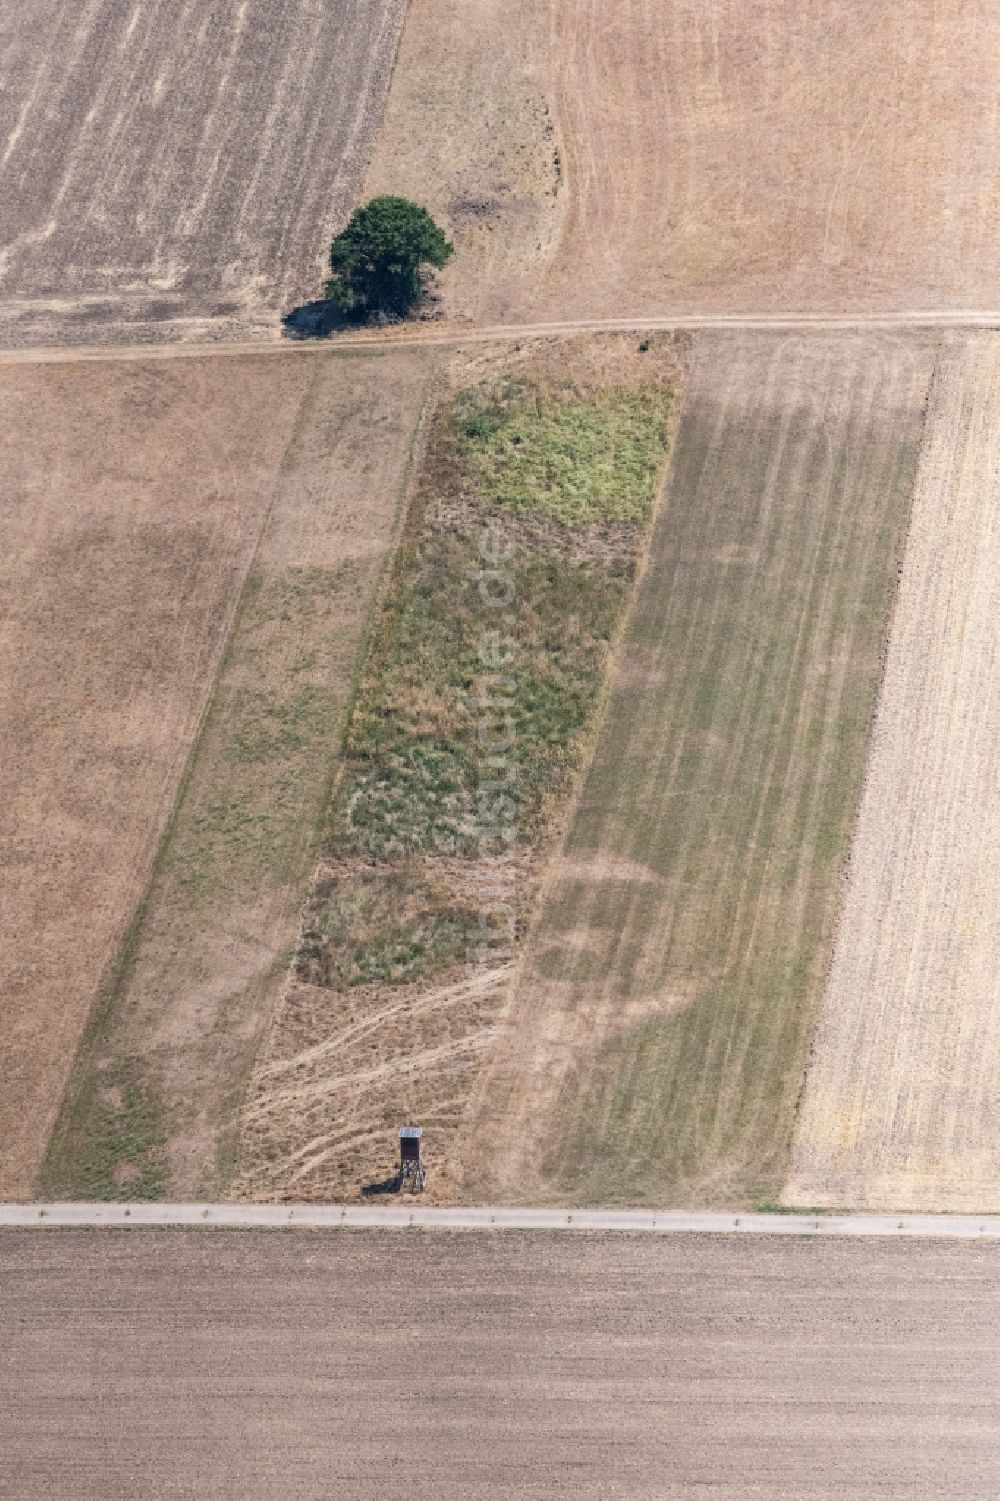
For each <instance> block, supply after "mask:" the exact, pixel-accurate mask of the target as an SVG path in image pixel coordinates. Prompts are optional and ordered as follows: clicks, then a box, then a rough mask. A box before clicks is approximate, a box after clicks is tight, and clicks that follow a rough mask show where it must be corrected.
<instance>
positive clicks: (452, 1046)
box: [233, 337, 678, 1199]
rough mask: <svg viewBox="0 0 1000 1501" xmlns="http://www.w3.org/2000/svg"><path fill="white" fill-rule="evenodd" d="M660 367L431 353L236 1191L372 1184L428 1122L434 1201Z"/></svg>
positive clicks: (571, 740) (536, 848)
mask: <svg viewBox="0 0 1000 1501" xmlns="http://www.w3.org/2000/svg"><path fill="white" fill-rule="evenodd" d="M677 368H678V352H677V350H676V348H675V346H674V343H673V341H672V340H671V339H669V338H660V339H658V340H653V341H648V343H647V347H646V349H645V352H640V350H639V349H638V341H637V340H636V339H634V338H629V339H623V338H618V337H612V338H604V339H595V340H575V341H572V342H571V343H569V344H568V345H567V344H566V343H560V342H555V343H553V344H552V345H551V346H545V345H538V344H536V345H534V346H532V347H531V348H530V350H527V351H524V350H522V351H518V350H510V349H506V350H504V349H500V350H499V351H490V352H487V353H485V354H483V355H481V356H479V357H478V358H471V359H470V358H469V357H461V356H458V357H456V358H455V359H454V360H453V362H452V365H451V369H450V378H451V389H450V390H449V392H448V393H447V394H446V395H445V397H444V399H443V400H442V403H441V405H440V407H439V409H438V411H437V414H436V416H435V419H434V421H433V424H432V426H431V429H430V435H429V441H428V447H427V453H426V457H425V461H424V465H423V468H422V471H421V474H420V476H419V479H418V481H417V485H416V491H415V495H414V498H413V501H412V503H411V508H410V514H409V518H408V523H407V529H406V533H405V535H404V541H403V546H402V549H401V552H400V554H399V557H398V559H397V564H396V568H395V572H394V576H393V580H392V584H391V587H390V590H389V595H388V598H387V601H386V606H385V609H384V612H383V614H382V618H381V622H380V624H379V626H378V628H377V629H376V631H375V633H374V636H373V644H372V648H371V651H370V654H369V658H368V662H367V666H366V669H365V674H364V678H363V682H362V686H361V689H360V693H359V696H358V700H357V703H356V705H355V708H354V712H353V717H352V722H351V727H350V730H349V734H348V738H347V749H346V760H345V767H344V771H343V775H342V777H341V779H340V781H339V784H338V786H337V788H336V790H335V794H334V797H333V801H332V806H331V813H330V819H329V828H328V831H327V835H326V838H325V840H324V845H323V850H322V858H321V860H320V863H319V866H318V868H317V871H316V875H315V879H314V882H313V888H312V893H311V896H310V899H309V902H308V903H307V908H306V912H305V918H304V923H303V930H302V937H301V943H300V946H299V950H298V954H297V957H296V963H295V966H294V970H293V973H292V975H291V977H290V980H289V984H288V987H287V990H286V993H285V996H284V1000H283V1002H282V1005H281V1006H280V1008H279V1011H278V1013H277V1015H276V1018H275V1022H274V1025H273V1027H272V1029H271V1033H270V1036H269V1039H268V1042H267V1046H266V1048H265V1050H264V1051H263V1053H262V1055H261V1058H260V1061H259V1063H258V1065H257V1067H256V1069H255V1070H254V1074H253V1078H252V1081H251V1086H250V1090H249V1094H248V1098H247V1103H246V1106H245V1108H244V1110H243V1113H242V1118H241V1136H242V1141H241V1147H240V1171H239V1173H238V1175H237V1178H236V1180H235V1183H234V1190H233V1191H234V1192H235V1193H237V1194H239V1195H241V1196H244V1197H250V1198H268V1199H270V1198H280V1199H294V1198H302V1199H317V1198H318V1199H324V1198H325V1199H329V1198H336V1197H339V1196H342V1195H344V1194H348V1195H350V1194H356V1193H357V1192H358V1191H359V1189H361V1188H362V1187H364V1186H366V1185H371V1184H373V1183H377V1182H384V1181H386V1180H387V1179H388V1178H389V1176H390V1174H391V1172H392V1169H393V1150H394V1133H393V1127H394V1126H396V1125H398V1124H401V1123H402V1122H404V1121H405V1120H407V1119H408V1118H416V1119H419V1120H420V1121H421V1123H422V1124H423V1125H424V1127H425V1128H426V1129H427V1130H428V1147H429V1153H430V1164H431V1168H432V1193H433V1195H434V1196H436V1197H447V1196H449V1195H453V1194H454V1193H455V1192H456V1163H457V1160H458V1152H457V1146H456V1144H457V1142H458V1140H459V1138H460V1133H461V1129H462V1124H463V1120H464V1116H465V1112H466V1108H467V1105H468V1101H469V1098H470V1095H471V1092H472V1090H473V1088H474V1086H475V1082H476V1079H477V1076H478V1072H479V1070H480V1068H481V1067H482V1062H483V1059H484V1057H485V1056H486V1055H487V1053H488V1051H489V1049H490V1047H491V1046H492V1044H493V1041H494V1039H495V1036H496V1033H497V1027H498V1025H499V1023H500V1021H501V1019H502V1016H503V1013H504V1009H505V1007H506V1005H507V1002H508V1000H509V987H510V975H511V955H512V951H513V950H514V949H516V947H517V943H518V942H519V941H520V938H521V936H522V935H523V931H524V928H525V926H526V924H527V921H528V918H529V915H530V908H531V903H532V898H533V896H534V893H535V887H536V884H537V877H538V873H539V871H540V868H541V863H542V857H543V854H544V853H545V852H546V850H547V847H548V844H549V842H550V837H551V830H552V828H553V827H554V826H555V824H556V823H557V821H558V818H559V816H560V813H561V811H562V810H563V809H564V807H565V799H566V793H567V791H568V789H569V787H570V785H571V783H572V779H573V775H574V773H575V770H576V768H577V766H578V765H579V763H580V760H581V757H582V754H583V745H584V742H585V739H586V735H587V731H588V727H589V726H590V724H591V722H592V720H593V716H594V710H595V706H596V704H597V702H598V700H599V697H600V694H601V688H602V679H603V674H604V671H605V667H606V664H607V661H608V657H609V648H610V643H611V641H612V639H613V637H614V634H615V631H616V626H617V622H618V620H619V619H620V617H621V614H622V610H623V608H624V605H625V602H626V600H627V597H628V595H629V592H630V589H631V584H632V579H633V577H634V571H635V559H636V555H637V552H638V550H639V549H640V547H641V545H642V539H643V535H644V532H645V529H646V526H647V523H648V520H649V516H650V512H651V508H652V503H653V499H654V496H655V494H656V491H657V488H658V484H659V478H660V475H661V474H662V470H663V462H664V456H665V453H666V449H667V443H668V429H669V421H670V410H671V399H670V390H671V387H672V386H674V385H675V384H676V375H677ZM484 536H489V537H495V538H496V539H497V540H498V545H499V546H500V548H501V553H502V555H503V556H505V557H506V556H508V549H509V550H510V551H509V557H510V559H511V561H510V573H509V577H510V580H511V586H512V590H513V593H512V595H511V598H510V601H509V609H508V608H507V606H506V605H505V606H504V608H503V610H502V611H499V612H498V610H497V609H492V610H491V609H490V608H488V607H487V606H486V605H485V604H484V601H483V598H482V596H481V595H480V592H479V589H478V587H477V585H476V583H475V580H474V577H472V576H470V570H472V571H474V570H475V568H476V567H477V565H478V566H481V563H480V560H481V557H482V546H483V538H484ZM492 587H493V586H491V588H492ZM505 597H506V596H505ZM515 680H516V685H517V687H516V692H513V693H512V692H511V688H510V684H511V682H512V681H515ZM508 716H509V718H508ZM505 723H509V725H510V726H511V729H510V731H509V733H510V734H511V736H512V739H511V742H510V749H509V754H507V755H506V756H500V757H499V759H498V757H497V755H494V754H492V753H491V754H487V752H486V751H485V750H484V749H483V745H484V742H483V740H482V739H481V733H482V730H483V728H484V727H485V728H486V729H487V740H488V741H492V740H493V738H494V737H495V736H497V735H498V734H499V735H500V739H501V740H505V739H506V736H507V734H508V731H507V730H503V732H502V733H501V732H500V730H499V728H498V726H499V725H502V724H505ZM484 913H485V914H489V915H487V916H486V917H485V919H484ZM483 921H485V926H482V923H483Z"/></svg>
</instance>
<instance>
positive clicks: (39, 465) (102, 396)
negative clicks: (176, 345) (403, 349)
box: [0, 359, 312, 1197]
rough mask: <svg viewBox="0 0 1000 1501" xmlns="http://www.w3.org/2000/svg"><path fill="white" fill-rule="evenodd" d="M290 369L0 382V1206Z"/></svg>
mask: <svg viewBox="0 0 1000 1501" xmlns="http://www.w3.org/2000/svg"><path fill="white" fill-rule="evenodd" d="M311 369H312V366H311V363H310V362H309V361H304V360H288V359H285V360H269V361H267V362H266V364H264V365H261V364H259V363H256V362H255V361H253V360H252V359H244V360H227V361H221V362H220V361H214V362H211V363H209V364H198V363H197V362H194V363H191V362H186V363H185V364H184V366H183V367H182V368H181V367H174V366H170V365H164V364H157V365H150V366H145V365H142V364H139V365H129V366H123V365H107V366H103V367H100V366H91V365H88V366H84V367H80V366H73V365H63V366H60V367H58V368H56V367H45V368H41V367H30V366H25V367H10V368H6V369H3V370H2V371H0V543H2V545H0V598H2V601H3V617H2V623H0V780H2V796H0V863H2V868H3V872H4V881H3V884H2V887H0V1078H2V1080H3V1087H2V1089H0V1197H12V1196H22V1197H23V1196H24V1195H25V1194H28V1193H30V1192H31V1190H32V1185H33V1182H34V1179H35V1175H36V1173H37V1171H38V1167H39V1164H40V1162H41V1157H42V1152H43V1151H44V1147H45V1140H46V1137H47V1135H48V1131H49V1128H50V1126H51V1123H52V1119H53V1117H54V1115H55V1111H56V1108H57V1106H58V1102H59V1098H60V1095H61V1094H62V1091H63V1087H64V1085H65V1082H66V1077H67V1073H68V1070H69V1067H70V1063H71V1060H72V1058H73V1054H74V1052H75V1050H76V1047H77V1044H78V1042H79V1039H80V1032H81V1028H82V1027H83V1024H84V1021H85V1018H86V1016H87V1013H88V1011H89V1009H90V1007H91V1005H92V1004H93V1002H94V999H95V997H96V994H97V991H98V989H99V987H100V985H101V983H102V980H103V979H104V978H105V977H106V975H107V972H108V968H109V965H110V963H111V960H112V956H113V954H114V952H115V949H116V947H117V945H118V942H119V940H120V938H121V936H122V932H123V930H124V928H125V925H126V923H127V921H128V918H129V915H130V913H131V911H132V908H133V906H134V904H135V902H136V900H137V898H138V897H139V895H140V892H141V891H142V889H143V887H144V885H145V883H146V880H147V879H148V874H149V867H150V861H151V859H152V857H153V853H154V850H155V847H156V843H157V840H158V838H159V835H160V832H161V829H162V827H163V822H164V819H165V817H166V815H167V811H168V808H169V806H170V803H171V802H172V800H173V797H174V793H175V790H176V786H177V780H178V777H179V776H180V774H181V771H182V768H183V766H184V762H185V758H186V756H187V754H188V750H189V748H190V745H191V741H192V737H193V736H194V734H195V731H196V729H197V726H198V722H199V718H200V716H201V713H202V710H203V708H204V705H205V702H206V698H207V695H208V692H209V688H210V685H211V682H212V679H213V677H214V674H215V671H216V668H217V666H218V661H219V654H220V652H221V649H222V645H223V642H224V640H225V635H226V631H227V628H228V625H229V622H230V620H231V617H232V611H233V608H234V605H235V601H236V599H237V597H238V594H239V591H240V587H241V585H242V582H243V578H244V575H245V573H246V569H247V567H248V565H249V562H250V558H251V556H252V553H253V551H254V548H255V546H256V543H257V538H258V535H259V532H260V526H261V522H262V519H263V515H264V512H265V510H266V507H267V503H268V500H269V499H270V496H271V493H272V487H273V484H274V482H275V477H276V474H277V470H278V466H279V463H280V460H281V455H282V453H283V451H284V449H285V446H286V444H287V442H288V438H289V433H290V431H291V426H292V423H293V420H294V417H295V413H296V411H297V410H298V407H299V404H300V402H301V399H302V394H303V391H304V389H305V387H306V385H307V383H308V381H309V378H310V375H311ZM262 412H266V414H267V421H266V422H263V421H261V413H262Z"/></svg>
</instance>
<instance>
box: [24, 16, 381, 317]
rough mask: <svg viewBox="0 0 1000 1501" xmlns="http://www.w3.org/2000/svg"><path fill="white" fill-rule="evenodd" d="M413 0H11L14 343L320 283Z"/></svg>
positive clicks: (236, 309)
mask: <svg viewBox="0 0 1000 1501" xmlns="http://www.w3.org/2000/svg"><path fill="white" fill-rule="evenodd" d="M404 10H405V0H321V3H316V0H282V3H280V4H276V3H275V0H214V3H213V4H211V5H206V4H205V3H204V0H141V3H139V0H79V3H75V4H73V5H66V4H64V3H62V0H31V3H30V4H25V3H23V0H0V53H2V55H3V66H4V85H5V86H4V88H3V89H2V90H0V246H2V247H3V249H2V252H0V343H3V344H11V343H13V344H25V343H37V342H43V343H49V342H52V341H56V342H60V343H68V342H75V341H78V340H82V341H83V342H86V343H95V342H103V341H105V340H106V341H108V342H116V341H122V340H126V341H127V340H143V339H146V340H148V339H150V338H158V337H172V338H178V337H182V338H184V337H187V338H191V337H209V338H211V337H215V336H217V335H219V334H224V333H225V332H226V331H227V330H228V331H229V332H230V334H231V333H232V330H233V329H234V328H240V329H241V330H252V329H253V328H254V327H256V328H257V330H258V332H259V331H260V330H261V329H262V328H267V327H270V326H272V325H274V324H275V322H276V320H277V315H278V313H279V312H281V311H284V310H286V309H287V307H288V306H289V305H290V304H291V303H293V302H297V301H300V300H302V299H303V298H305V297H313V296H316V295H317V294H318V291H319V289H320V286H321V282H322V276H323V271H324V264H323V262H324V253H325V248H326V245H327V244H328V241H329V236H330V234H331V233H332V232H333V231H334V230H335V229H336V228H339V227H340V225H341V224H342V223H343V221H344V220H345V219H346V217H347V214H348V213H349V212H350V209H351V208H352V207H353V203H354V199H355V197H356V194H357V191H358V188H359V186H360V183H361V178H362V175H363V172H364V170H365V166H366V164H367V161H368V155H369V152H370V149H371V143H372V139H373V136H374V133H375V130H376V129H377V126H378V123H379V120H380V119H381V114H382V107H383V104H384V101H385V96H386V92H387V90H388V86H389V77H390V74H391V70H392V64H393V58H394V56H395V51H396V44H397V40H398V36H399V29H400V26H401V24H402V18H403V13H404Z"/></svg>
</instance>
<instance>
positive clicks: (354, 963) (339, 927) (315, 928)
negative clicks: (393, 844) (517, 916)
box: [297, 866, 474, 989]
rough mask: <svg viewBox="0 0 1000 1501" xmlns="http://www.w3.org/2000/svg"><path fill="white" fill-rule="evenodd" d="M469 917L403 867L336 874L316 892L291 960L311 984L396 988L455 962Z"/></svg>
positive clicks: (471, 918) (462, 950) (463, 947)
mask: <svg viewBox="0 0 1000 1501" xmlns="http://www.w3.org/2000/svg"><path fill="white" fill-rule="evenodd" d="M473 922H474V914H473V913H472V912H471V911H469V910H467V909H465V908H461V907H457V906H455V905H454V904H453V903H451V902H449V901H447V900H446V899H443V898H442V897H440V896H439V895H438V894H437V893H436V892H435V891H434V889H433V888H432V887H431V885H430V883H429V882H428V881H427V880H426V879H424V878H423V877H422V876H421V875H420V874H419V872H417V871H414V870H413V869H412V868H410V867H409V866H399V867H391V868H388V869H387V868H382V869H371V868H368V869H361V870H356V871H353V872H351V874H350V875H349V876H346V875H345V876H335V877H333V878H331V879H330V880H328V881H327V882H326V883H324V884H323V885H322V886H321V887H320V888H319V890H318V891H317V892H316V893H315V896H314V900H313V904H312V908H311V911H310V914H309V917H308V921H307V923H306V927H305V929H304V932H303V936H302V944H301V946H300V949H299V952H298V955H297V968H298V971H299V974H300V976H301V977H302V978H303V979H304V980H307V981H309V982H310V983H311V984H313V985H325V986H330V987H333V988H340V989H345V988H346V989H350V988H351V987H353V986H355V985H366V984H371V983H372V982H374V981H381V982H382V983H384V984H388V985H402V984H406V983H408V982H409V981H412V980H418V979H423V978H426V977H427V976H429V975H432V974H434V973H437V972H438V971H439V970H441V969H444V968H445V967H446V966H447V965H448V964H451V963H453V962H455V961H456V960H458V959H460V958H461V957H462V955H463V954H464V953H465V952H466V948H467V944H468V939H467V934H468V931H469V928H470V925H471V924H472V923H473Z"/></svg>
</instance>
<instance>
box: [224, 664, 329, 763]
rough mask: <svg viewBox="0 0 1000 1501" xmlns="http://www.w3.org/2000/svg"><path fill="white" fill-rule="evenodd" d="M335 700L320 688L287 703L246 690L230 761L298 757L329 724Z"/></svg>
mask: <svg viewBox="0 0 1000 1501" xmlns="http://www.w3.org/2000/svg"><path fill="white" fill-rule="evenodd" d="M314 655H315V654H314ZM298 670H304V669H301V668H300V669H298ZM332 697H333V696H332V694H331V693H330V692H329V691H328V690H327V689H325V688H317V687H309V688H303V689H302V690H301V691H300V692H298V693H297V694H295V695H294V696H293V697H292V698H289V699H285V700H282V699H279V698H274V697H273V696H269V695H267V694H264V693H258V692H255V691H251V690H245V691H244V692H243V693H242V694H240V696H239V699H238V701H237V702H236V703H235V704H234V709H233V712H234V719H235V725H234V728H233V734H232V738H231V740H230V742H229V745H228V747H227V754H228V756H229V759H230V760H232V761H268V760H274V759H276V758H277V759H282V758H284V757H286V756H291V755H295V754H296V753H297V752H298V751H301V750H303V749H304V747H305V746H306V745H308V743H309V741H310V739H311V738H312V737H313V736H314V735H315V734H317V733H318V732H319V731H320V730H321V729H322V727H323V726H324V725H326V724H328V723H329V721H330V714H331V705H332Z"/></svg>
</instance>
